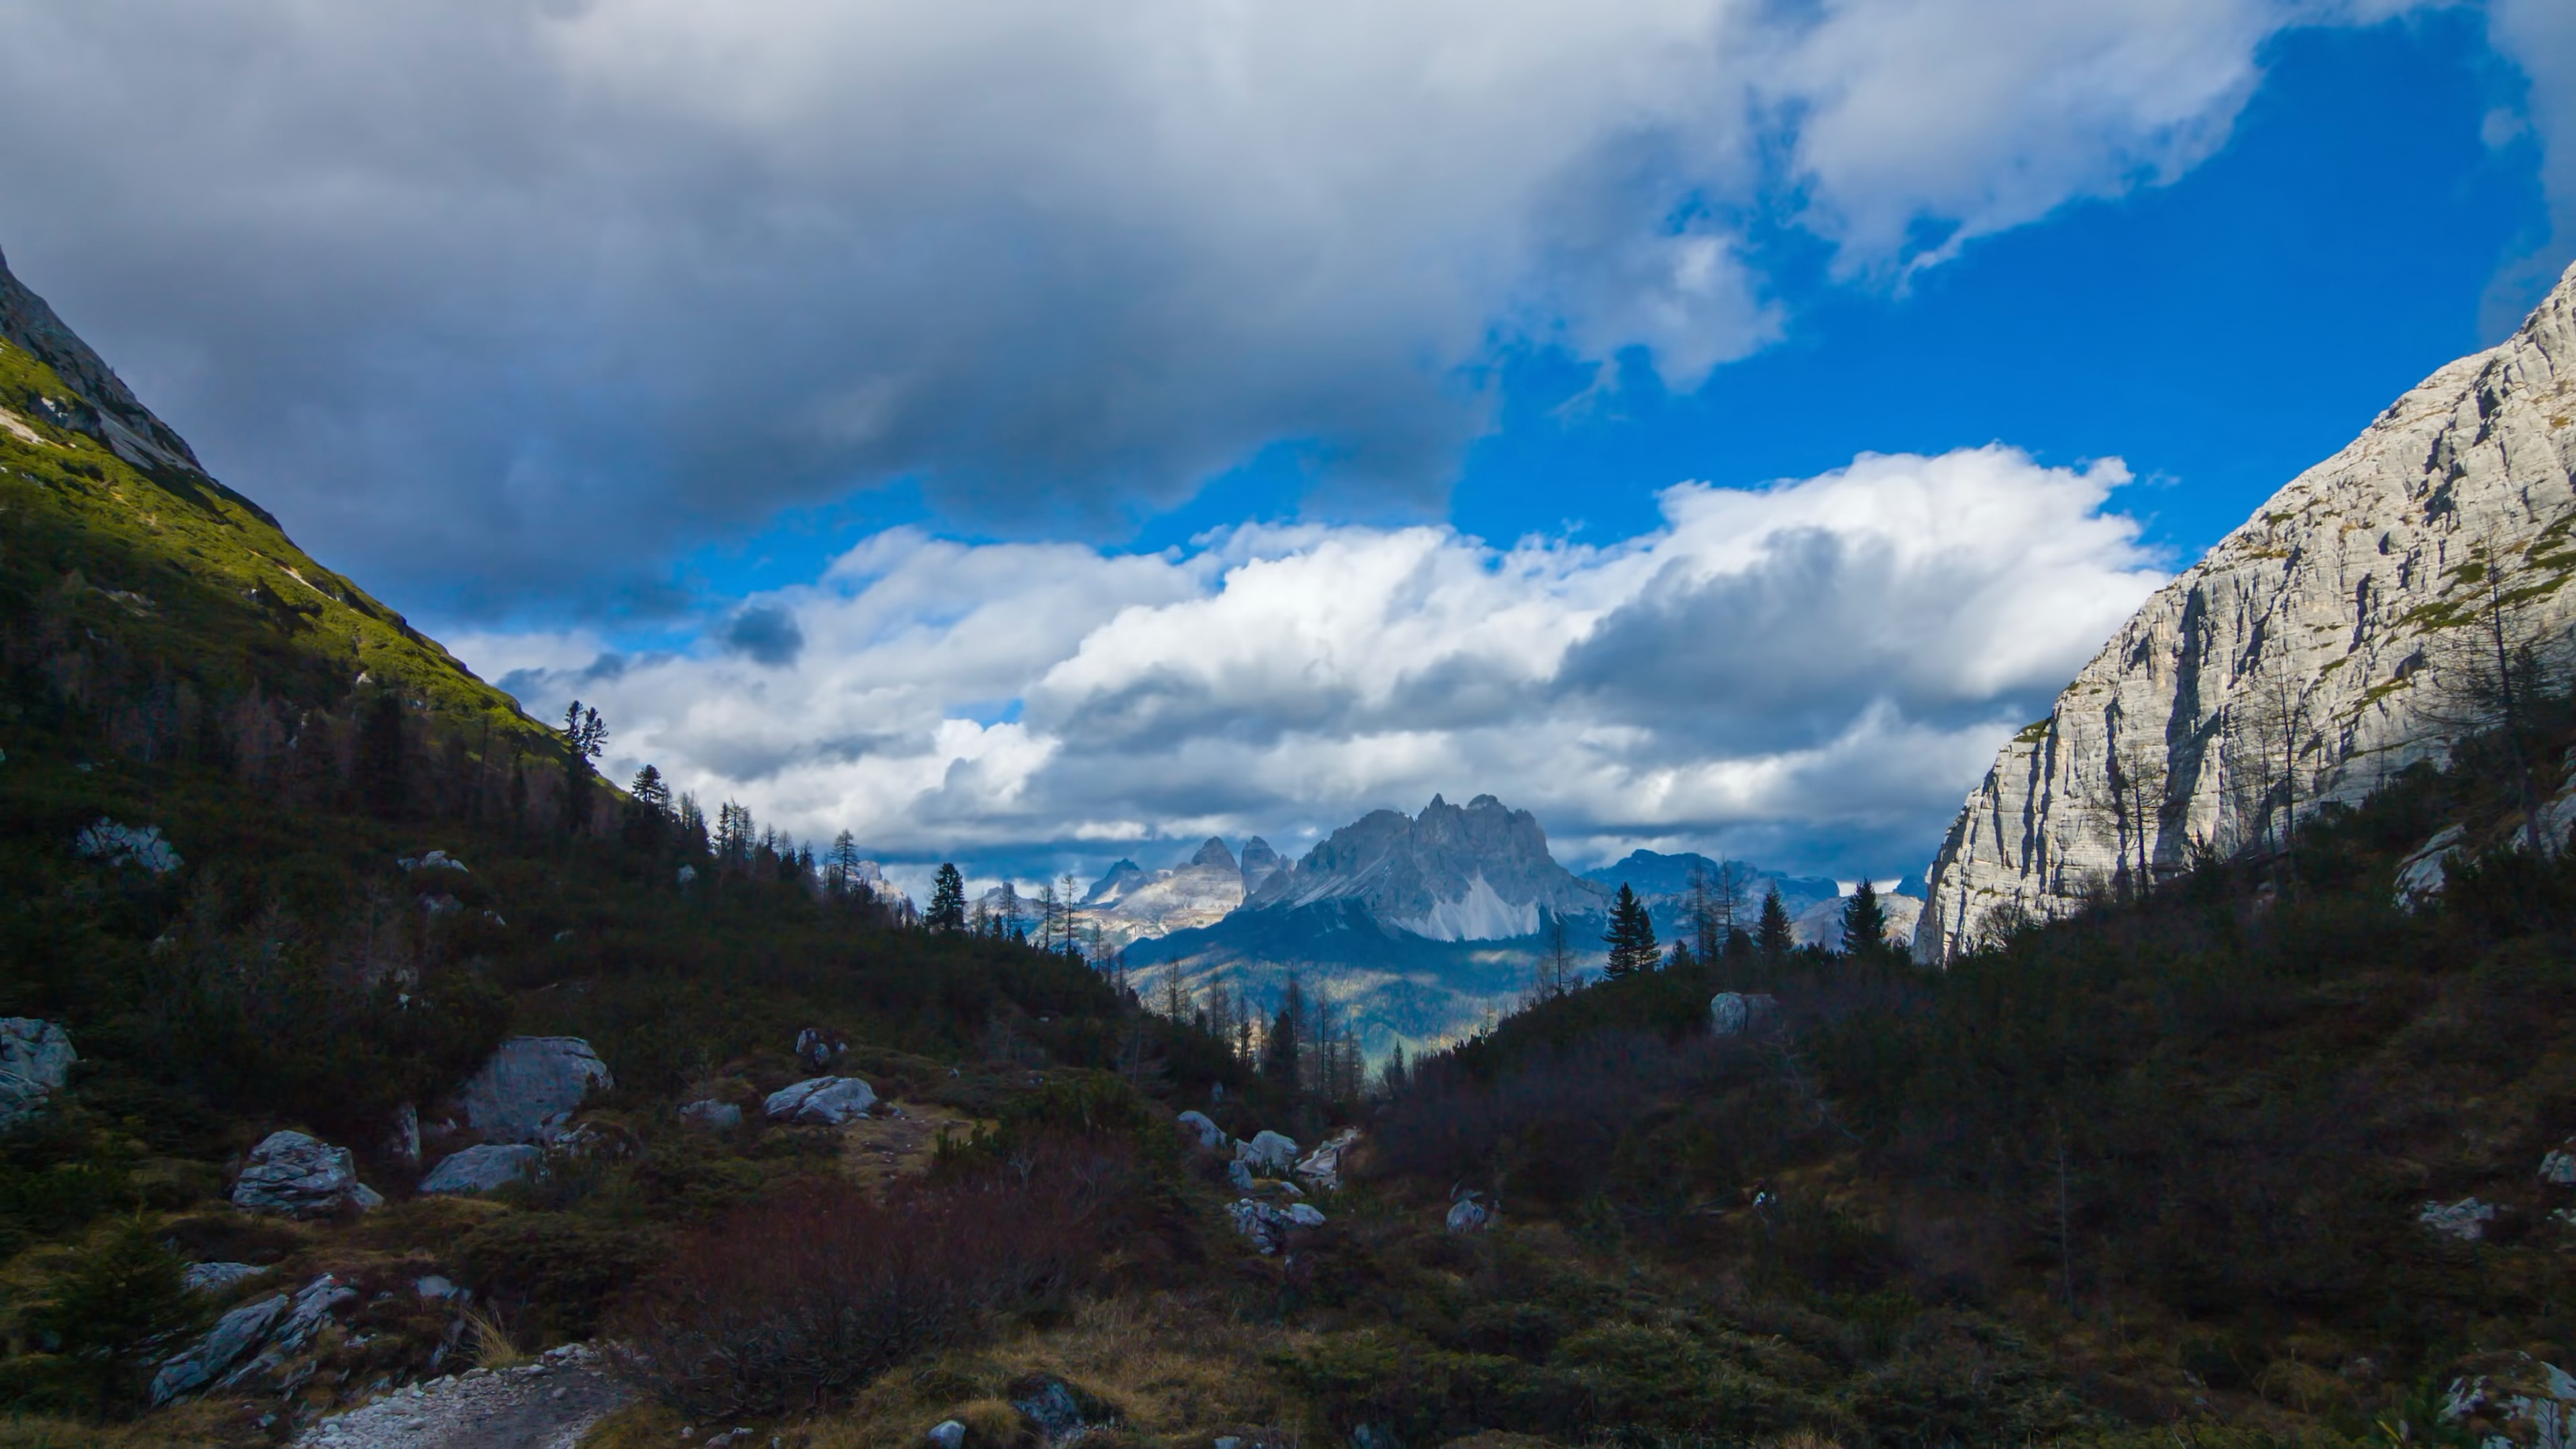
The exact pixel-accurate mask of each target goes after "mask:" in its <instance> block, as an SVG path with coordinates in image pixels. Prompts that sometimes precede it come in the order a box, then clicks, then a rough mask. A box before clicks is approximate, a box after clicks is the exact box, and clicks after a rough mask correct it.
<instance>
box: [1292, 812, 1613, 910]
mask: <svg viewBox="0 0 2576 1449" xmlns="http://www.w3.org/2000/svg"><path fill="white" fill-rule="evenodd" d="M1602 896H1603V892H1602V890H1601V888H1600V887H1599V886H1597V885H1594V884H1593V883H1592V882H1590V881H1586V880H1581V879H1578V878H1577V877H1576V876H1575V875H1574V874H1573V873H1572V872H1570V871H1568V870H1567V869H1566V868H1565V867H1564V866H1561V865H1559V864H1557V863H1556V859H1555V857H1553V856H1551V855H1550V854H1548V849H1547V832H1546V831H1544V830H1542V829H1540V828H1539V823H1538V818H1537V817H1536V816H1533V815H1531V814H1530V813H1529V812H1528V811H1526V810H1513V809H1511V808H1509V807H1507V806H1505V805H1504V804H1503V803H1502V802H1501V801H1500V800H1497V799H1495V798H1494V797H1493V796H1491V795H1479V796H1477V797H1476V798H1475V799H1473V800H1470V801H1468V802H1467V804H1466V805H1465V806H1464V807H1460V806H1456V805H1452V804H1450V803H1449V802H1448V801H1447V800H1445V799H1443V798H1441V797H1440V796H1438V795H1434V796H1432V797H1431V803H1430V804H1429V805H1426V806H1424V807H1423V810H1422V813H1421V814H1420V815H1417V816H1412V817H1407V816H1406V815H1405V814H1404V812H1402V811H1400V810H1377V811H1372V812H1370V813H1369V814H1367V815H1365V816H1362V817H1361V818H1360V819H1358V820H1356V821H1354V822H1352V823H1351V824H1349V825H1345V826H1343V827H1342V828H1341V829H1339V830H1336V831H1334V832H1333V833H1332V835H1331V836H1330V837H1329V838H1327V839H1326V840H1325V841H1324V842H1323V843H1322V844H1321V845H1318V846H1316V847H1315V848H1314V849H1313V850H1311V851H1308V852H1307V853H1306V858H1305V859H1303V860H1301V861H1299V862H1297V864H1296V865H1295V866H1293V867H1289V868H1286V869H1283V870H1280V871H1277V872H1276V873H1274V874H1272V875H1271V876H1269V877H1268V878H1267V879H1266V880H1264V881H1263V882H1262V883H1261V886H1260V888H1259V890H1258V891H1256V892H1255V893H1254V896H1253V898H1252V899H1251V900H1250V901H1249V902H1248V903H1247V904H1248V905H1249V906H1250V907H1251V908H1253V909H1265V910H1266V909H1272V908H1288V909H1293V908H1296V907H1301V906H1311V905H1316V904H1319V903H1322V902H1327V901H1347V902H1355V903H1357V904H1359V905H1361V906H1363V907H1365V908H1366V909H1367V911H1368V913H1369V914H1370V915H1371V916H1373V917H1374V918H1375V919H1376V920H1377V921H1378V922H1379V923H1380V924H1381V925H1385V926H1389V927H1392V928H1395V929H1397V930H1402V931H1408V932H1411V933H1412V934H1414V935H1417V936H1422V937H1425V938H1427V939H1430V940H1434V941H1494V940H1508V939H1510V938H1512V937H1516V936H1527V935H1530V934H1532V933H1534V932H1536V931H1537V930H1538V929H1539V926H1540V922H1541V916H1542V913H1547V914H1554V915H1560V916H1571V915H1594V914H1598V913H1599V912H1600V910H1601V901H1602Z"/></svg>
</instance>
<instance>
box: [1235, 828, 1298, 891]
mask: <svg viewBox="0 0 2576 1449" xmlns="http://www.w3.org/2000/svg"><path fill="white" fill-rule="evenodd" d="M1287 865H1288V862H1287V861H1285V860H1282V859H1281V858H1280V856H1279V852H1278V851H1276V850H1273V849H1271V848H1270V842H1269V841H1267V840H1264V839H1262V838H1261V837H1260V836H1258V835H1256V836H1254V837H1252V838H1251V839H1250V840H1247V841H1245V842H1244V843H1243V893H1244V894H1245V895H1247V896H1249V895H1251V894H1252V893H1253V892H1254V891H1257V890H1259V889H1261V883H1262V882H1263V881H1266V880H1268V879H1270V877H1271V876H1272V875H1274V874H1276V873H1278V872H1279V871H1281V870H1284V869H1286V868H1287Z"/></svg>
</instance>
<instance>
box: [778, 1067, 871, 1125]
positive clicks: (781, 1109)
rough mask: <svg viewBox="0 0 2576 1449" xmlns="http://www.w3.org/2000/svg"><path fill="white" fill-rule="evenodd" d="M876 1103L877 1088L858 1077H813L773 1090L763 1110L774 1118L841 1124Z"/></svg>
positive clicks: (810, 1122)
mask: <svg viewBox="0 0 2576 1449" xmlns="http://www.w3.org/2000/svg"><path fill="white" fill-rule="evenodd" d="M876 1104H877V1094H876V1089H875V1088H873V1087H871V1086H869V1085H868V1084H867V1083H865V1082H863V1081H860V1080H859V1079H858V1078H856V1077H811V1078H808V1079H806V1080H805V1081H802V1082H798V1083H796V1084H795V1085H794V1086H791V1087H781V1088H779V1089H778V1090H777V1091H775V1092H772V1093H770V1094H769V1097H768V1100H766V1101H764V1102H762V1103H761V1110H762V1111H764V1112H766V1113H768V1114H769V1120H771V1121H773V1122H802V1123H809V1124H812V1123H819V1124H822V1125H824V1126H829V1127H837V1126H839V1125H840V1124H842V1123H844V1122H847V1121H850V1120H851V1119H853V1118H857V1117H864V1116H866V1115H868V1109H869V1108H871V1107H873V1106H875V1105H876Z"/></svg>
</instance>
